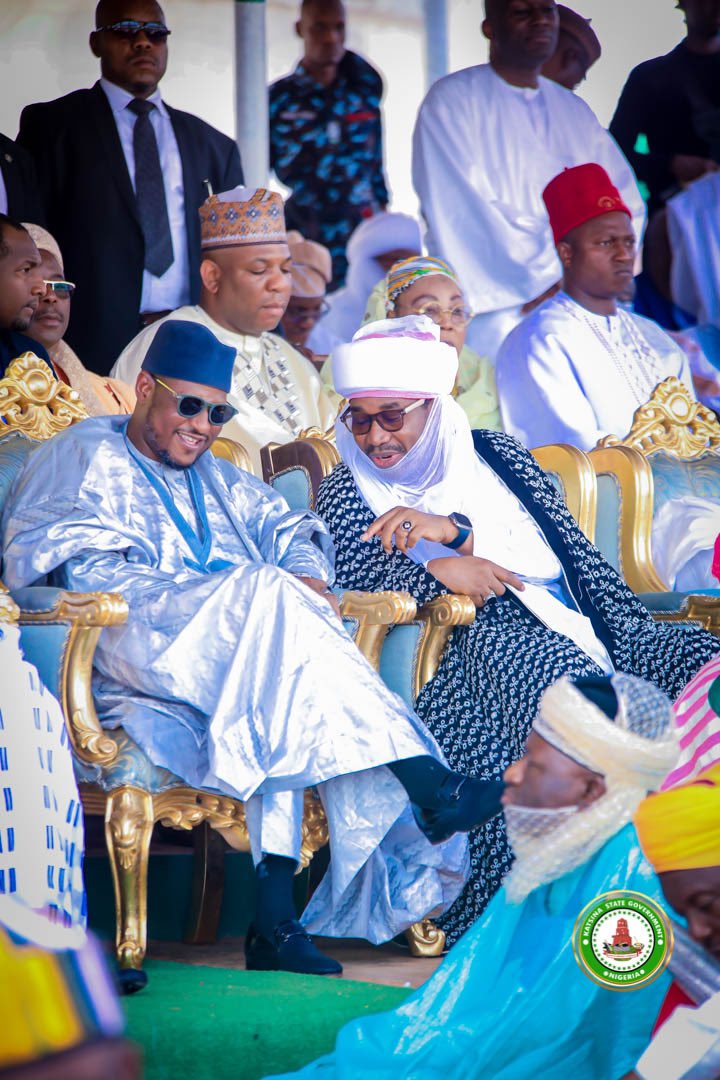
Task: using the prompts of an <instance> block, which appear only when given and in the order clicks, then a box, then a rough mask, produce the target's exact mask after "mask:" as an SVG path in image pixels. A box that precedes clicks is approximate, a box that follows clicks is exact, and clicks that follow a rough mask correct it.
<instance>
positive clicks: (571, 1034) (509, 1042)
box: [275, 825, 670, 1080]
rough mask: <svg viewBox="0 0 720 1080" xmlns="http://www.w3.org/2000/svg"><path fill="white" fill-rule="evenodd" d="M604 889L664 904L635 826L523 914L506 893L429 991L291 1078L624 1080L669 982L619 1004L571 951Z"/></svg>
mask: <svg viewBox="0 0 720 1080" xmlns="http://www.w3.org/2000/svg"><path fill="white" fill-rule="evenodd" d="M611 889H628V890H632V891H635V892H641V893H644V894H645V895H646V896H649V897H651V898H653V899H654V900H657V901H658V902H661V903H662V894H661V891H660V885H659V882H658V880H657V878H656V877H655V874H654V873H653V871H652V869H651V867H650V866H649V864H648V863H647V862H646V861H645V859H644V858H643V856H642V853H641V851H640V848H639V845H638V843H637V838H636V836H635V830H634V828H633V826H632V825H626V826H625V828H624V829H622V830H621V831H620V832H619V833H617V834H616V835H615V836H614V837H613V838H612V839H611V840H609V841H608V842H607V843H606V844H605V845H604V846H603V847H602V848H601V849H600V851H599V852H597V854H596V855H594V856H593V857H592V858H591V859H590V861H589V862H588V863H586V864H585V865H584V866H582V867H579V868H578V869H577V870H574V871H572V872H571V873H569V874H566V875H565V876H564V877H562V878H560V879H559V880H557V881H554V882H552V883H551V884H550V885H545V886H542V887H541V888H538V889H535V890H534V892H532V893H530V895H529V896H528V897H527V899H526V900H525V901H524V902H523V903H521V904H510V903H509V902H508V901H507V898H506V893H505V890H504V889H501V890H500V892H498V893H497V894H496V895H495V897H494V899H493V900H492V901H491V903H490V905H489V907H488V908H487V910H486V912H485V914H484V916H483V917H482V918H481V919H479V920H478V922H477V923H476V924H475V925H474V926H473V927H472V929H470V930H468V932H467V933H466V934H465V936H464V937H462V938H461V939H460V941H459V942H458V943H457V945H456V946H455V947H454V948H453V949H452V951H451V952H450V954H449V956H448V957H447V959H446V960H445V961H444V962H443V964H442V965H441V966H440V967H439V968H438V970H437V971H436V973H435V975H434V976H433V977H432V978H431V979H430V980H429V981H428V982H427V983H425V985H424V986H422V987H421V988H420V989H419V990H417V991H416V992H415V993H414V994H412V996H411V997H409V998H408V1000H407V1001H406V1002H404V1003H403V1004H402V1005H401V1006H400V1007H399V1008H397V1009H395V1010H394V1011H393V1012H388V1013H380V1014H378V1015H376V1016H368V1017H362V1018H361V1019H359V1020H353V1021H351V1022H350V1023H349V1024H346V1025H345V1027H344V1028H342V1030H341V1031H340V1034H339V1035H338V1037H337V1042H336V1044H335V1052H334V1054H330V1055H329V1056H327V1057H324V1058H320V1059H319V1060H318V1061H316V1062H314V1063H313V1064H311V1065H308V1066H307V1067H306V1068H305V1069H302V1070H300V1072H298V1073H294V1074H292V1075H293V1076H295V1077H301V1078H309V1077H317V1080H357V1078H358V1077H373V1080H386V1078H387V1080H400V1078H403V1080H440V1078H442V1080H531V1078H532V1080H620V1077H622V1076H624V1075H625V1073H627V1072H629V1071H630V1070H631V1069H632V1068H633V1066H634V1065H635V1063H636V1062H637V1060H638V1058H639V1057H640V1055H641V1054H642V1053H643V1051H644V1050H645V1049H646V1047H647V1045H648V1043H649V1041H650V1033H651V1030H652V1028H653V1025H654V1022H655V1019H656V1017H657V1014H658V1012H659V1009H660V1005H661V1003H662V1000H663V998H664V996H665V993H666V991H667V988H668V985H669V982H670V976H669V975H667V974H663V975H662V976H660V977H659V978H658V979H656V980H655V982H653V983H651V984H649V985H648V986H646V987H643V988H642V989H640V990H632V991H630V992H627V993H620V992H618V991H615V990H608V989H605V988H604V987H602V986H598V985H597V984H596V983H594V982H592V981H591V980H590V979H589V978H588V977H587V976H586V975H584V974H583V972H582V971H581V970H580V968H579V967H578V965H577V962H576V960H575V957H574V955H573V947H572V932H573V928H574V926H575V921H576V919H577V917H578V915H579V914H580V912H581V911H582V909H583V908H584V907H585V905H586V904H589V903H590V901H592V900H593V899H594V898H595V897H596V896H598V895H599V894H600V893H603V892H607V891H609V890H611ZM275 1080H280V1078H275Z"/></svg>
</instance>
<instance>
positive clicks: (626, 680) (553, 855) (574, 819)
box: [504, 673, 678, 903]
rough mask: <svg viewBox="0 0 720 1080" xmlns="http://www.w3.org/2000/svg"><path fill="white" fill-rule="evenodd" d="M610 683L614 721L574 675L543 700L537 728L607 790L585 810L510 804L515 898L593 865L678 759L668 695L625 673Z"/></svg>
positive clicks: (508, 884)
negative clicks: (577, 683) (597, 776)
mask: <svg viewBox="0 0 720 1080" xmlns="http://www.w3.org/2000/svg"><path fill="white" fill-rule="evenodd" d="M610 681H611V683H612V687H613V689H614V691H615V694H616V696H617V699H618V703H619V704H618V709H617V715H616V716H615V719H614V721H613V720H610V719H609V718H608V717H607V716H606V715H605V713H604V712H603V710H602V709H601V708H599V707H598V706H597V705H595V704H594V702H592V701H590V700H589V698H588V697H587V696H586V695H585V694H584V693H583V692H582V689H581V687H580V686H575V685H574V684H573V683H572V681H571V680H570V679H569V678H567V677H563V678H561V679H558V681H557V682H555V683H553V684H552V686H549V687H548V689H547V690H546V691H545V693H544V694H543V696H542V698H541V699H540V707H539V709H538V715H537V716H536V717H535V721H534V723H533V731H535V732H537V734H538V735H541V736H542V738H543V739H545V740H546V741H547V742H549V743H550V744H551V745H552V746H554V747H555V749H556V750H560V751H561V752H562V753H563V754H567V756H568V757H570V758H572V759H573V761H577V762H578V763H579V764H580V765H583V766H584V767H585V768H587V769H590V770H591V771H592V772H596V773H601V774H602V776H603V777H604V780H605V794H603V795H601V796H600V798H598V799H596V800H595V801H594V802H592V803H590V805H589V806H586V807H584V808H582V809H581V808H580V807H577V806H573V807H561V808H560V809H554V810H548V809H542V808H540V809H537V808H534V807H525V806H513V805H510V806H507V807H506V809H505V822H506V825H507V830H508V839H509V840H510V844H511V846H512V848H513V851H514V853H515V863H514V865H513V867H512V869H511V871H510V873H509V874H508V876H507V877H506V879H505V882H504V887H505V891H506V894H507V896H508V899H509V900H510V901H511V902H513V903H519V902H520V901H522V900H524V899H525V897H526V896H527V895H528V893H530V892H532V891H533V889H536V888H538V886H540V885H545V884H547V883H548V882H550V881H555V880H556V879H557V878H560V877H563V876H564V875H565V874H568V873H570V872H571V871H572V870H575V869H576V868H577V867H578V866H582V865H583V864H584V863H586V862H588V861H589V860H590V859H591V858H592V856H593V855H594V854H595V852H596V851H599V850H600V848H601V847H602V846H603V845H604V844H606V843H607V841H608V840H609V839H610V838H611V837H612V836H614V835H615V834H616V833H618V832H620V830H621V829H622V828H624V826H626V825H628V824H629V823H630V821H632V818H633V815H634V813H635V811H636V810H637V808H638V806H639V805H640V803H641V802H642V800H643V799H644V798H645V796H646V794H647V793H648V791H655V790H656V789H657V788H659V787H660V785H661V784H662V782H663V780H664V779H665V777H666V776H667V774H668V772H669V771H670V770H671V769H672V768H673V767H674V765H675V763H676V762H677V758H678V743H677V737H676V734H675V720H674V716H673V711H672V706H671V704H670V701H669V700H668V698H667V697H666V695H665V694H664V693H663V692H662V691H661V690H658V689H657V687H655V686H653V685H652V684H651V683H647V682H645V681H644V680H643V679H638V678H635V676H633V675H625V674H620V673H618V674H615V675H613V677H612V679H611V680H610Z"/></svg>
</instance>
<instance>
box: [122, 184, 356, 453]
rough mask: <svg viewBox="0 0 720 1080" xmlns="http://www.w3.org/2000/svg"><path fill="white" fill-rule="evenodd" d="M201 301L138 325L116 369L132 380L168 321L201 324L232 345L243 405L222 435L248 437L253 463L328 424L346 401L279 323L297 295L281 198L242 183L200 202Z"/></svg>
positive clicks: (235, 384)
mask: <svg viewBox="0 0 720 1080" xmlns="http://www.w3.org/2000/svg"><path fill="white" fill-rule="evenodd" d="M200 233H201V263H200V280H201V290H200V301H199V303H198V304H193V305H189V306H186V307H180V308H177V310H176V311H173V312H172V313H171V314H170V315H167V316H166V317H165V318H164V319H159V320H157V321H156V322H154V323H152V324H151V325H150V326H148V327H146V328H145V329H144V330H143V331H141V332H140V333H139V334H138V336H137V337H136V338H134V339H133V340H132V341H131V342H130V344H129V345H128V346H127V348H125V349H124V350H123V352H122V353H121V355H120V357H119V359H118V360H117V362H116V364H115V366H114V367H113V369H112V374H113V375H114V376H115V377H116V378H118V379H122V380H123V382H126V383H128V384H129V385H130V386H133V385H134V384H135V380H136V378H137V376H138V373H139V372H140V369H141V367H142V362H143V359H144V357H145V354H146V353H147V350H148V348H149V346H150V343H151V342H152V340H153V338H154V337H155V334H156V333H157V332H158V329H159V328H160V326H162V325H163V324H164V323H165V322H167V321H168V320H173V319H181V320H182V321H184V322H194V323H199V324H200V325H201V326H204V327H206V328H207V329H208V330H210V331H211V332H212V333H213V334H214V335H215V337H216V338H217V340H218V341H220V342H222V343H223V344H224V345H228V346H230V348H232V349H234V350H235V366H234V369H233V379H232V387H231V395H232V398H233V401H234V402H235V406H236V412H235V414H234V416H233V419H232V420H231V421H230V422H229V426H228V427H227V428H226V430H225V432H224V434H225V435H227V436H229V437H230V438H233V439H236V440H237V441H238V442H240V443H242V444H243V446H244V447H245V449H246V450H247V451H248V452H249V454H250V459H251V461H252V463H253V467H254V468H255V469H257V470H259V468H260V448H261V447H263V446H265V445H266V444H267V443H271V442H273V443H281V444H282V443H288V442H292V440H293V439H296V438H297V436H298V435H299V434H300V432H301V431H302V430H303V429H305V428H309V427H319V428H322V429H323V430H325V429H326V428H328V427H329V426H330V425H331V424H332V422H333V420H334V419H335V416H336V415H337V410H338V405H339V400H338V398H337V396H336V395H335V394H334V393H333V392H332V390H329V389H328V388H327V387H324V386H323V384H322V382H321V380H320V377H319V376H318V374H317V372H316V371H315V369H314V368H313V365H312V364H311V363H310V361H309V360H308V359H307V358H306V357H305V356H302V355H301V354H300V353H299V352H298V351H297V349H294V348H293V347H292V345H291V344H289V343H288V342H287V341H284V340H283V339H282V338H281V337H279V336H278V335H277V334H273V333H270V331H272V330H274V329H275V327H276V326H277V324H278V323H279V322H280V319H281V318H282V317H283V315H284V314H285V309H286V307H287V305H288V301H289V299H290V292H291V280H292V278H291V274H292V259H291V255H290V249H289V247H288V242H287V233H286V231H285V216H284V213H283V203H282V199H281V198H280V196H279V195H277V194H276V193H275V192H272V191H266V190H265V189H264V188H257V189H255V188H247V187H238V188H234V189H233V190H232V191H226V192H223V193H222V194H221V195H212V196H211V197H210V198H209V199H208V200H207V201H206V202H205V203H203V205H202V206H201V207H200Z"/></svg>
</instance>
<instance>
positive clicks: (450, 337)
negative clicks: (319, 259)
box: [363, 255, 503, 431]
mask: <svg viewBox="0 0 720 1080" xmlns="http://www.w3.org/2000/svg"><path fill="white" fill-rule="evenodd" d="M406 315H427V316H428V317H429V318H431V319H432V320H433V322H434V323H437V325H438V326H439V327H440V340H441V341H444V342H445V344H446V345H452V347H453V348H454V349H455V350H456V352H457V354H458V375H457V380H456V382H455V390H454V392H453V393H454V397H455V400H456V401H457V403H458V405H460V407H461V408H462V410H463V412H464V413H465V415H466V416H467V418H468V420H469V421H470V426H471V427H473V428H487V429H489V430H490V431H502V429H503V428H502V421H501V419H500V406H499V404H498V396H497V390H496V389H495V371H494V369H493V366H492V364H491V363H490V361H489V360H488V359H487V357H485V356H479V355H478V353H476V352H475V351H474V350H473V349H470V348H469V347H468V346H467V345H466V344H465V336H466V334H467V328H468V325H469V323H470V321H471V319H472V317H473V313H472V311H471V310H470V308H469V307H468V303H467V300H466V299H465V293H464V290H463V287H462V285H461V284H460V282H459V281H458V279H457V275H456V274H455V271H454V270H453V268H452V267H451V266H450V265H449V264H448V263H446V262H443V260H442V259H435V258H432V257H431V256H429V255H418V256H417V257H416V258H414V259H403V260H402V261H401V262H397V263H395V265H394V266H393V267H392V268H391V270H390V272H389V274H388V275H387V277H386V278H384V279H383V280H382V281H381V282H380V283H379V284H378V285H376V286H375V288H374V289H373V291H372V294H371V296H370V301H369V303H368V306H367V310H366V312H365V318H364V319H363V325H364V324H365V323H368V322H375V321H376V320H377V319H385V318H387V319H399V318H403V317H404V316H406Z"/></svg>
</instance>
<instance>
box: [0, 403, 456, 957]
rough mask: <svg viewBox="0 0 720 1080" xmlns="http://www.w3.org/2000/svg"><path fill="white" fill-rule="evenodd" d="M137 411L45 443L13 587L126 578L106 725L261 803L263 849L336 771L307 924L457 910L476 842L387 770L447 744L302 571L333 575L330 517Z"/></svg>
mask: <svg viewBox="0 0 720 1080" xmlns="http://www.w3.org/2000/svg"><path fill="white" fill-rule="evenodd" d="M127 423H128V421H127V418H120V417H98V418H94V419H90V420H85V421H83V422H82V423H81V424H78V425H75V426H74V427H72V428H70V429H68V430H67V431H65V432H63V433H62V434H60V435H58V436H56V437H55V438H53V439H51V440H49V441H48V442H47V443H45V444H44V445H43V446H41V447H40V448H39V449H38V450H37V451H35V452H34V454H33V455H32V457H31V458H30V460H29V462H28V463H27V465H26V466H25V469H24V471H23V473H22V474H21V476H20V477H19V479H18V481H17V482H16V484H15V486H14V489H13V491H12V492H11V495H10V497H9V499H8V501H7V504H6V509H5V514H4V517H3V534H4V544H3V546H4V573H5V580H6V582H7V584H8V585H10V587H18V586H23V585H28V584H32V583H33V582H35V581H38V580H39V579H41V578H43V577H44V576H45V575H50V576H51V579H52V581H53V582H54V583H56V584H59V585H62V586H64V587H67V588H70V589H77V590H82V591H89V590H111V591H116V592H119V593H122V595H123V596H124V597H125V599H126V600H127V602H128V605H129V608H130V614H129V618H128V621H127V623H126V624H125V625H124V626H119V627H114V628H111V629H105V630H104V631H103V633H102V634H101V636H100V641H99V644H98V648H97V651H96V654H95V672H94V688H95V693H96V703H97V707H98V713H99V715H100V717H101V719H102V721H103V723H104V724H105V726H107V727H110V728H112V727H116V726H118V725H122V726H123V727H124V728H125V730H126V731H128V732H129V734H130V735H131V736H132V737H133V738H134V739H135V741H136V742H137V743H138V744H139V745H140V746H141V747H142V748H143V750H144V751H145V752H146V753H147V754H148V756H149V757H150V758H151V760H152V761H153V762H155V763H156V764H157V765H160V766H163V767H164V768H167V769H170V770H171V771H172V772H174V773H175V774H177V775H178V776H180V777H182V779H183V780H185V781H186V782H187V783H189V784H191V785H193V786H195V787H205V788H211V789H213V790H216V791H220V792H223V793H226V794H229V795H232V796H235V797H238V798H240V799H243V800H246V801H247V819H248V829H249V832H250V836H251V842H252V847H253V855H254V857H255V858H256V860H257V859H258V858H260V857H261V856H262V852H273V853H275V854H281V855H287V856H289V857H294V858H297V857H298V855H299V849H300V825H301V820H302V792H303V789H304V788H305V787H307V786H310V785H315V784H317V785H321V786H320V789H319V790H320V795H321V798H322V799H323V802H324V804H325V808H326V812H327V816H328V819H329V822H330V828H331V835H332V860H331V870H330V872H329V873H328V874H326V876H325V879H324V881H323V882H322V884H321V886H320V888H319V889H318V890H317V891H316V893H315V894H314V896H313V900H312V902H311V905H310V907H309V908H308V910H307V911H306V913H305V915H304V917H303V918H304V921H305V923H306V925H307V926H308V928H309V929H310V930H312V931H313V932H317V933H324V934H329V935H337V936H345V935H348V936H364V937H368V938H369V940H371V941H382V940H387V939H388V938H389V937H392V936H394V934H396V933H398V932H399V931H400V930H401V929H403V928H405V927H407V926H409V925H410V924H411V923H413V922H416V921H417V920H418V919H420V918H423V917H424V916H425V915H428V914H429V913H430V912H432V911H435V912H437V911H440V910H444V909H446V908H447V907H448V906H449V904H450V903H452V901H453V900H454V899H455V897H456V896H457V895H458V893H459V891H460V889H461V888H462V884H463V882H464V879H465V876H466V873H467V843H466V840H465V838H464V837H454V838H452V839H451V840H450V841H448V842H446V843H445V844H443V845H441V846H439V847H433V846H432V845H430V844H429V843H428V841H427V840H426V839H425V837H424V836H423V835H422V833H421V832H420V830H419V829H418V828H417V826H416V824H415V822H414V819H413V817H412V814H411V812H410V807H409V803H408V799H407V796H406V793H405V791H404V789H403V788H402V786H401V785H400V783H399V782H398V781H397V780H396V778H395V777H394V776H393V775H392V773H391V772H390V771H389V770H388V769H386V768H377V766H382V765H384V764H385V763H387V762H390V761H394V760H397V759H401V758H406V757H411V756H414V755H416V754H431V755H433V756H434V757H438V758H440V757H441V754H440V751H439V749H438V748H437V745H436V744H435V742H434V740H433V739H432V736H430V735H429V734H428V733H427V731H426V730H425V728H424V727H423V725H422V723H421V722H420V721H419V720H418V719H417V717H416V716H415V715H414V713H412V711H411V710H409V709H408V708H407V706H406V705H405V704H404V703H403V702H402V700H401V699H400V698H399V697H397V696H396V695H395V694H392V693H391V692H390V691H389V690H388V689H387V688H386V687H385V685H384V684H383V683H382V682H381V680H380V679H379V677H378V676H377V675H376V674H375V672H374V671H373V670H372V669H371V668H370V666H369V664H368V663H367V662H366V660H365V659H364V657H363V656H362V655H361V654H360V652H359V651H358V649H357V648H356V647H355V645H354V644H353V643H352V641H351V640H350V638H349V637H348V635H347V634H346V633H345V631H344V629H343V627H342V625H341V624H340V622H339V621H338V620H337V618H336V617H335V615H334V614H333V612H332V611H331V609H330V607H329V605H328V604H327V602H326V601H325V600H324V599H323V598H321V597H319V596H318V595H317V594H315V593H313V592H312V591H311V590H310V589H308V588H307V586H305V585H303V584H302V583H301V582H300V581H298V580H297V578H296V577H295V576H294V575H296V574H308V575H313V576H315V577H320V578H323V579H324V580H332V559H333V551H332V544H331V541H330V539H329V536H328V534H327V530H326V528H325V526H324V525H323V523H322V522H321V521H320V519H319V518H317V517H316V516H315V515H314V514H309V513H299V512H291V511H290V510H289V509H288V506H287V504H286V503H285V501H284V500H283V499H282V498H281V497H280V496H278V495H277V494H275V493H274V492H273V491H272V489H271V488H269V487H267V486H266V485H265V484H263V483H262V482H261V481H259V480H257V479H255V478H254V477H252V476H250V475H249V474H247V473H245V472H242V471H240V470H238V469H236V468H235V467H234V466H232V465H230V464H229V463H228V462H225V461H221V460H218V459H216V458H214V457H213V456H212V454H210V453H205V454H203V455H202V456H201V457H200V458H199V460H198V461H197V463H196V465H195V466H194V467H193V469H192V470H177V469H171V468H168V467H166V466H163V465H161V464H159V463H156V462H151V461H150V460H149V459H148V458H145V457H143V456H142V455H140V454H139V453H138V451H137V450H136V449H135V448H134V447H133V446H132V445H131V444H130V443H129V441H128V440H127V438H126V427H127Z"/></svg>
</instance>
